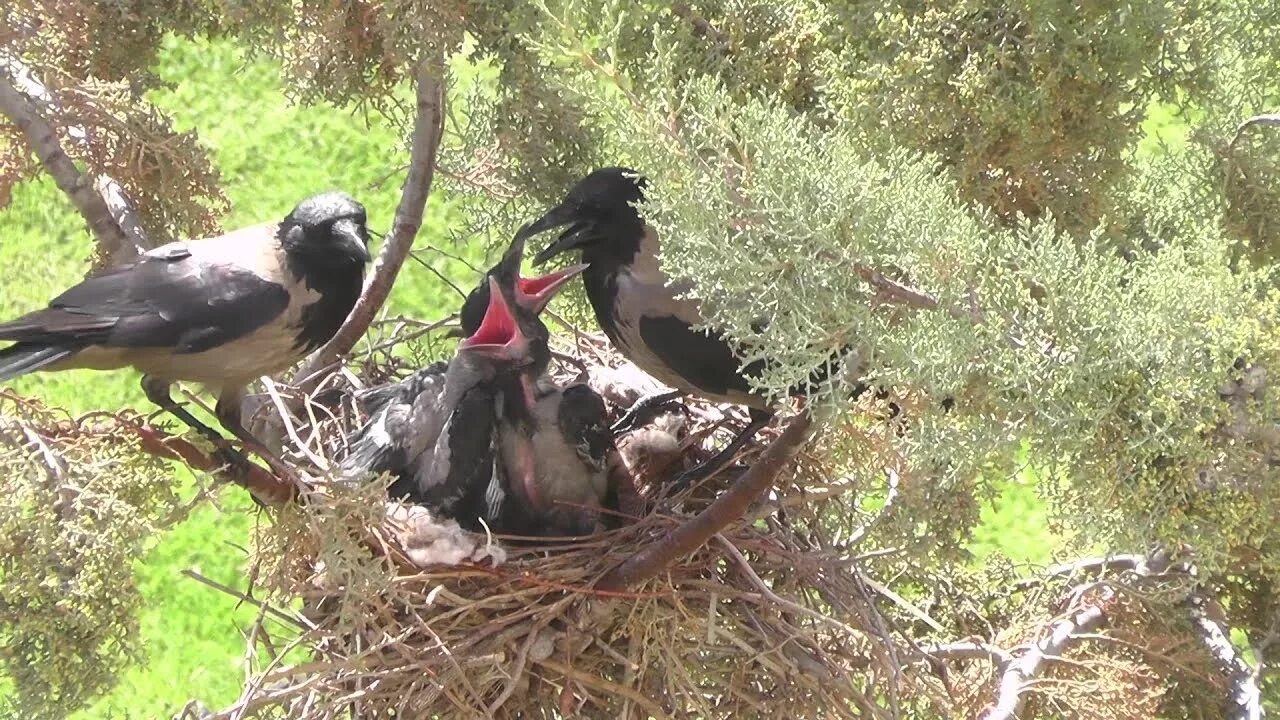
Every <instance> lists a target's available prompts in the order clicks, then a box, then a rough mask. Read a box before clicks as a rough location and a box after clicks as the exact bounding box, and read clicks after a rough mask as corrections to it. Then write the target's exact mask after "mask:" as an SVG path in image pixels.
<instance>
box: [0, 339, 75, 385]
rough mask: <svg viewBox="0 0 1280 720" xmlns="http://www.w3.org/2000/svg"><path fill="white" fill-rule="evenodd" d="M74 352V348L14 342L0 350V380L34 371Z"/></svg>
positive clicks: (10, 378)
mask: <svg viewBox="0 0 1280 720" xmlns="http://www.w3.org/2000/svg"><path fill="white" fill-rule="evenodd" d="M75 353H76V348H70V347H59V346H56V345H37V344H34V343H21V342H20V343H16V344H14V345H10V346H9V347H7V348H4V349H3V350H0V382H4V381H6V380H12V379H13V378H16V377H19V376H21V375H26V374H27V373H29V372H35V371H36V370H39V369H40V368H43V367H47V366H49V365H52V364H53V363H56V362H58V361H59V360H64V359H66V358H69V357H71V356H72V355H74V354H75Z"/></svg>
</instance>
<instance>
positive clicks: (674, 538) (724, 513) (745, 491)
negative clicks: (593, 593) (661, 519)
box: [596, 412, 813, 591]
mask: <svg viewBox="0 0 1280 720" xmlns="http://www.w3.org/2000/svg"><path fill="white" fill-rule="evenodd" d="M812 425H813V418H812V417H811V416H810V415H809V414H808V413H807V412H805V413H801V414H800V415H797V416H796V417H795V418H793V419H792V420H791V422H790V423H788V424H787V428H786V429H785V430H783V431H782V434H781V435H780V436H778V439H777V440H774V441H773V442H772V443H770V445H769V447H768V448H766V449H765V451H764V452H763V453H761V454H760V457H759V458H758V459H757V460H756V462H755V463H754V464H753V465H752V466H751V468H750V469H749V470H747V472H745V473H743V475H742V477H741V478H739V479H738V480H737V482H735V483H734V484H733V486H732V487H730V488H729V489H728V490H726V491H725V492H724V493H723V494H721V495H720V497H718V498H716V501H715V502H713V503H711V504H710V505H708V506H707V508H706V509H705V510H703V511H702V512H700V513H698V514H697V515H696V516H694V517H693V518H691V519H689V520H687V521H685V523H684V524H682V525H680V526H679V527H677V528H676V529H675V530H673V531H672V532H671V534H669V535H668V536H667V537H665V538H663V539H662V540H660V541H658V542H656V543H653V544H651V545H649V546H647V547H645V548H644V549H643V550H641V551H640V552H638V553H636V554H635V555H633V556H632V557H631V558H629V559H628V560H626V561H625V562H623V563H622V564H620V565H618V566H617V567H616V568H614V569H613V570H611V571H609V573H608V574H606V575H605V576H604V577H603V578H601V580H600V582H599V583H598V584H597V585H596V587H597V588H598V589H600V590H611V591H616V590H622V589H624V588H626V587H627V586H629V585H632V584H633V583H637V582H642V581H644V580H648V579H649V578H651V577H653V576H655V575H657V574H658V573H660V572H662V571H663V570H665V569H666V568H667V567H668V566H670V565H671V563H673V562H675V561H676V560H677V559H678V558H680V557H681V556H683V555H686V554H688V553H691V552H693V551H694V550H696V549H697V548H699V547H701V546H702V545H703V543H705V542H707V540H709V539H711V537H712V536H714V535H715V534H716V533H717V532H719V531H720V530H721V529H723V528H724V527H726V526H727V525H729V523H732V522H733V521H734V520H736V519H738V518H740V517H742V515H743V514H744V513H745V512H746V511H747V508H748V507H749V506H750V505H751V502H752V501H753V500H755V499H756V498H757V497H759V496H760V494H761V493H763V492H764V491H765V490H766V489H768V488H769V486H770V485H772V484H773V481H774V478H776V477H777V475H778V472H779V471H781V470H782V467H783V465H785V464H786V463H787V462H788V461H789V460H791V458H793V457H795V455H796V453H798V452H800V448H801V447H802V446H803V445H804V443H805V441H806V440H808V438H809V430H810V428H811V427H812Z"/></svg>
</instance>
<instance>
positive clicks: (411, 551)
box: [387, 503, 507, 567]
mask: <svg viewBox="0 0 1280 720" xmlns="http://www.w3.org/2000/svg"><path fill="white" fill-rule="evenodd" d="M387 518H388V519H389V520H391V523H392V528H393V529H394V530H395V532H396V535H397V536H398V538H399V540H400V544H401V547H403V548H404V549H405V552H406V553H408V555H409V559H410V560H412V561H413V564H415V565H417V566H418V567H427V566H430V565H457V564H459V563H462V562H467V561H471V562H481V561H483V560H484V559H485V558H489V559H490V560H491V561H492V562H493V564H494V565H501V564H502V563H504V562H506V560H507V552H506V550H504V549H503V548H502V546H500V545H497V544H496V543H494V542H493V541H492V539H488V538H482V537H480V536H478V535H474V534H472V533H469V532H467V531H466V530H463V529H462V528H461V527H459V526H458V523H457V522H456V521H454V520H445V521H443V522H441V521H440V520H439V519H437V518H435V517H432V515H431V513H430V512H429V511H428V510H427V509H426V508H424V507H422V506H420V505H401V504H399V503H387Z"/></svg>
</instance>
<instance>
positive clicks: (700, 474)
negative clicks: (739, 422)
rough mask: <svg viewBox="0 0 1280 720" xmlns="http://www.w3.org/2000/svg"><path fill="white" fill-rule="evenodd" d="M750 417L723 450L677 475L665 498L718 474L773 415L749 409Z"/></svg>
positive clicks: (765, 411)
mask: <svg viewBox="0 0 1280 720" xmlns="http://www.w3.org/2000/svg"><path fill="white" fill-rule="evenodd" d="M750 415H751V421H750V422H748V423H747V426H746V427H745V428H743V429H742V432H740V433H738V436H737V437H735V438H734V439H733V441H732V442H730V443H729V444H728V445H726V446H725V448H724V449H723V450H721V451H720V452H718V453H716V454H715V455H714V456H712V457H711V459H709V460H707V461H706V462H704V463H702V464H701V465H698V466H697V467H693V468H690V469H688V470H685V471H684V472H682V473H680V474H679V475H677V476H676V479H675V481H674V482H672V483H671V487H670V488H669V489H668V490H667V492H666V495H667V497H671V496H672V495H675V494H677V493H679V492H682V491H684V490H685V489H686V488H688V487H690V486H691V485H693V484H694V483H695V482H701V481H702V480H705V479H706V478H709V477H711V476H712V475H714V474H716V473H717V472H719V471H720V470H721V469H723V468H724V466H725V465H727V464H729V461H731V460H733V458H734V456H736V455H737V454H738V452H739V451H741V450H742V448H743V447H745V446H746V444H747V443H749V442H751V439H752V438H754V437H755V436H756V433H758V432H760V428H762V427H764V426H765V425H768V424H769V421H770V420H772V419H773V413H772V412H771V411H769V410H758V409H756V408H751V410H750Z"/></svg>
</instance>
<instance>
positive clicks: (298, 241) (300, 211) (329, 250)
mask: <svg viewBox="0 0 1280 720" xmlns="http://www.w3.org/2000/svg"><path fill="white" fill-rule="evenodd" d="M366 220H367V217H366V214H365V209H364V206H363V205H361V204H360V203H358V202H356V200H355V198H352V197H351V196H350V195H347V194H346V193H343V192H338V191H336V190H335V191H331V192H325V193H320V194H319V195H312V196H311V197H309V198H307V199H305V200H303V201H302V202H300V203H298V205H297V206H296V207H294V208H293V210H292V211H291V212H290V213H289V215H288V217H286V218H285V219H284V221H283V222H281V223H280V231H279V232H280V241H281V244H282V245H283V246H284V249H285V251H286V252H287V253H289V254H290V255H292V256H298V257H305V258H306V259H307V261H308V263H309V264H311V265H313V266H315V265H322V266H335V267H336V266H347V265H364V264H365V263H367V262H369V229H368V228H367V227H366V226H365V222H366Z"/></svg>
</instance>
